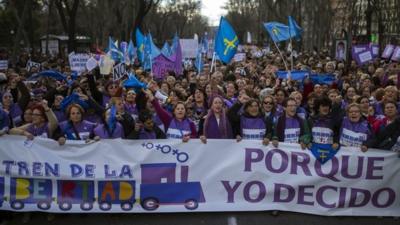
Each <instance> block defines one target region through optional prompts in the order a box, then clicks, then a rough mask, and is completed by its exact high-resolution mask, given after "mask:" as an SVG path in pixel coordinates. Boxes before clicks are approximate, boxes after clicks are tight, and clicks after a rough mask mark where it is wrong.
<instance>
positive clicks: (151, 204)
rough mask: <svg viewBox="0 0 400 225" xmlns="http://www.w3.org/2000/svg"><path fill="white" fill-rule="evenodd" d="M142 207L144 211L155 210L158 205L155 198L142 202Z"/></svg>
mask: <svg viewBox="0 0 400 225" xmlns="http://www.w3.org/2000/svg"><path fill="white" fill-rule="evenodd" d="M141 205H142V207H143V209H145V210H150V211H152V210H156V209H157V208H158V207H159V206H160V205H159V202H158V200H157V199H156V198H146V199H144V200H143V201H142V204H141Z"/></svg>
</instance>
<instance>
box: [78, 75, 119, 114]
mask: <svg viewBox="0 0 400 225" xmlns="http://www.w3.org/2000/svg"><path fill="white" fill-rule="evenodd" d="M93 71H94V72H98V71H99V70H93ZM86 77H87V79H88V84H89V89H90V93H91V95H92V97H93V98H94V100H96V102H97V103H98V104H99V105H101V106H103V107H106V106H107V104H108V102H109V101H110V99H111V98H112V97H118V96H121V93H122V91H121V89H122V88H121V87H120V85H119V81H108V82H107V83H106V84H105V86H104V89H105V93H101V92H100V91H99V90H98V88H97V85H96V81H95V78H94V77H95V75H94V74H93V75H91V74H88V75H87V76H86Z"/></svg>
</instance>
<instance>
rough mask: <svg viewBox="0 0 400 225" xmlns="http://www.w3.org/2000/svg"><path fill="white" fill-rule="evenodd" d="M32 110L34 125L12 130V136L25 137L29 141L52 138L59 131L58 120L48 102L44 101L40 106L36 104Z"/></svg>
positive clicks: (29, 124)
mask: <svg viewBox="0 0 400 225" xmlns="http://www.w3.org/2000/svg"><path fill="white" fill-rule="evenodd" d="M31 109H32V123H28V124H26V125H23V126H21V127H17V128H12V129H11V130H10V134H16V135H23V136H26V137H27V138H28V139H29V140H32V139H33V138H34V137H38V136H39V137H44V138H52V137H53V134H54V132H55V130H56V129H57V124H58V121H57V118H56V116H55V115H54V113H53V111H52V110H51V109H50V108H49V107H48V105H47V101H45V100H43V101H42V102H41V103H40V104H35V105H33V106H32V107H31Z"/></svg>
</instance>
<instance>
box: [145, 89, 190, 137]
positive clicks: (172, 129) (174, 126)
mask: <svg viewBox="0 0 400 225" xmlns="http://www.w3.org/2000/svg"><path fill="white" fill-rule="evenodd" d="M145 93H146V96H147V98H148V99H149V101H150V102H151V103H152V105H153V106H154V109H155V111H156V113H157V115H158V116H159V117H160V119H161V121H162V122H163V124H164V126H165V130H166V135H167V138H169V139H182V141H183V142H188V141H189V139H190V138H196V137H197V131H196V125H195V124H194V123H193V121H191V120H190V119H188V118H187V116H186V106H185V104H184V103H183V102H180V101H179V102H177V103H176V104H175V105H174V107H173V109H172V115H171V114H169V113H168V112H167V111H166V110H165V109H163V108H162V107H161V106H160V103H159V102H158V99H155V98H154V95H153V93H152V92H151V91H150V90H145Z"/></svg>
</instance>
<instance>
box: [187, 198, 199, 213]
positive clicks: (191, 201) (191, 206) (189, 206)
mask: <svg viewBox="0 0 400 225" xmlns="http://www.w3.org/2000/svg"><path fill="white" fill-rule="evenodd" d="M197 207H199V203H198V202H197V201H196V200H195V199H188V200H186V201H185V208H187V209H189V210H195V209H197Z"/></svg>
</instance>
